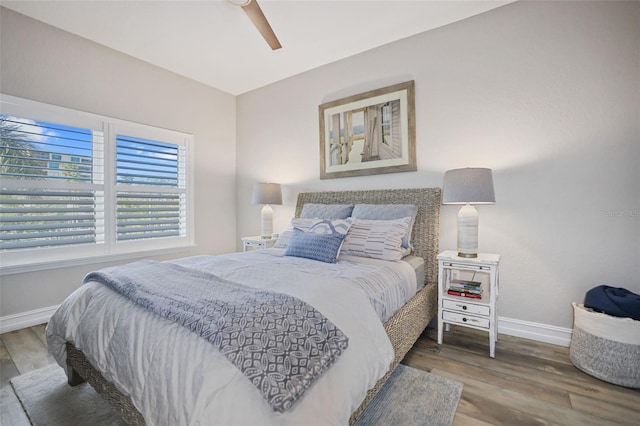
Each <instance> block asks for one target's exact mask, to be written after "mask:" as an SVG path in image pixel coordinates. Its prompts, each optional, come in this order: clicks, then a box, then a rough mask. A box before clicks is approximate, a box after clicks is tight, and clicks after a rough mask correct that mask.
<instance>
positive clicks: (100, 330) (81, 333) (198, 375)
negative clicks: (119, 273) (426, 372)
mask: <svg viewBox="0 0 640 426" xmlns="http://www.w3.org/2000/svg"><path fill="white" fill-rule="evenodd" d="M342 259H343V258H341V260H340V261H339V262H338V263H336V264H334V265H330V264H325V263H320V262H316V261H312V260H307V259H300V258H293V257H284V256H282V252H281V251H278V250H262V251H256V252H248V253H236V254H230V255H222V256H215V257H212V256H198V257H194V258H186V259H184V260H178V261H176V263H179V264H183V265H185V266H187V265H188V264H191V265H198V266H199V267H201V268H203V269H205V270H207V271H209V272H213V273H215V274H217V275H220V276H221V277H223V278H225V279H228V280H231V281H236V282H241V283H243V284H245V285H250V286H252V287H256V288H268V289H271V290H274V291H278V292H282V293H286V294H290V295H292V296H294V297H298V298H300V299H302V300H304V301H306V302H307V303H309V304H311V305H313V306H314V307H316V308H317V309H318V310H319V311H320V312H322V313H323V314H324V315H325V316H326V317H327V318H328V319H329V320H331V321H332V322H333V323H334V324H335V325H336V326H338V328H340V329H341V330H342V331H343V333H345V334H346V335H347V336H348V337H349V347H348V349H347V350H346V351H345V352H344V353H343V354H342V355H341V356H340V358H339V359H338V361H336V363H335V364H334V365H333V366H332V367H331V368H330V369H329V370H328V371H327V372H326V373H325V374H324V375H323V376H322V377H321V378H320V379H319V380H318V381H317V382H316V383H315V384H314V385H313V386H312V387H311V388H310V389H308V390H307V392H306V393H305V395H304V397H303V398H302V400H301V401H300V402H299V403H298V404H297V405H295V406H294V407H293V408H292V409H291V410H290V411H288V412H285V413H276V412H274V411H273V410H272V409H271V408H270V406H269V405H268V404H267V402H266V401H265V400H264V399H263V397H262V396H261V395H260V393H259V391H258V390H257V389H256V388H255V387H254V386H253V385H252V384H251V383H250V382H249V380H248V379H247V378H246V377H245V376H244V375H243V374H242V373H241V372H240V371H239V370H238V369H236V368H235V367H234V366H233V365H232V364H231V363H230V362H229V361H228V360H227V359H226V358H225V357H224V356H223V355H221V354H220V353H218V352H217V351H216V350H215V349H214V348H213V346H212V345H211V344H209V343H208V342H206V341H205V340H204V339H202V338H200V337H199V336H197V335H195V334H193V333H191V332H190V331H188V330H187V329H186V328H184V327H182V326H180V325H178V324H175V323H172V322H169V321H167V320H164V319H162V318H160V317H158V316H157V315H155V314H153V313H151V312H149V311H146V310H144V309H142V308H140V307H138V306H137V305H135V304H133V303H132V302H130V301H129V300H127V299H125V298H124V297H122V296H120V295H119V294H117V293H115V292H114V291H112V290H110V289H109V288H107V287H105V286H102V285H101V284H98V283H95V282H90V283H87V284H85V285H83V286H81V287H80V288H79V289H78V290H76V291H75V292H74V293H73V294H72V295H71V296H69V298H68V299H67V300H65V301H64V302H63V303H62V305H61V306H60V308H59V309H58V310H57V312H56V313H55V314H54V315H53V317H52V318H51V321H50V322H49V325H48V326H47V332H46V334H47V341H48V343H49V350H50V352H51V353H52V354H53V355H54V357H55V358H56V360H57V362H58V364H60V365H61V366H65V362H66V351H65V346H64V345H65V342H66V341H70V342H72V343H74V345H75V346H76V347H77V348H78V349H80V350H81V351H83V352H84V353H85V355H87V358H88V359H89V360H90V362H91V363H92V364H93V365H94V366H95V367H96V368H97V369H98V370H100V371H101V372H103V375H104V376H105V378H106V379H107V380H109V381H110V382H112V383H114V384H115V385H116V386H117V387H118V388H119V389H120V390H121V391H122V392H123V393H125V394H128V395H130V396H131V399H132V401H133V403H134V405H135V406H136V407H137V408H138V410H139V411H140V412H141V413H142V415H143V416H144V418H145V420H146V422H147V424H149V425H221V424H224V425H230V424H241V425H264V424H278V425H292V424H296V425H300V424H322V425H330V424H332V425H344V424H347V423H348V420H349V417H350V415H351V413H352V412H353V411H354V410H355V409H356V408H357V407H358V406H359V405H360V403H361V402H362V400H363V399H364V396H365V394H366V392H367V390H368V389H370V388H371V387H373V386H374V384H375V383H376V381H377V380H378V379H379V378H380V377H382V376H383V375H384V373H385V372H386V371H387V369H388V367H389V364H390V363H391V361H392V359H393V349H392V347H391V344H390V342H389V339H388V337H387V335H386V333H385V332H384V328H383V325H382V321H381V319H380V316H382V317H387V316H390V315H391V313H392V311H394V310H395V309H397V307H390V306H389V307H387V306H386V304H387V302H380V303H382V304H383V305H385V306H384V309H383V311H384V312H382V313H381V314H377V313H376V310H375V309H374V308H373V306H372V303H371V301H374V302H375V301H376V300H378V299H380V300H382V299H384V300H387V301H388V300H390V299H401V298H404V299H405V300H403V301H400V300H398V303H400V304H402V303H404V302H406V301H407V300H408V299H409V298H410V297H411V296H412V295H413V294H414V293H415V288H416V284H415V274H414V272H413V269H412V268H411V267H410V266H409V265H408V264H406V263H404V262H385V261H374V260H371V259H360V258H351V257H350V258H344V259H345V260H342ZM363 277H364V278H363ZM367 277H368V278H367ZM380 277H390V278H391V277H396V278H398V277H403V279H404V281H405V284H404V286H401V288H404V290H398V291H392V292H386V293H388V294H385V295H384V297H382V296H381V294H382V293H385V292H381V291H380V290H376V288H379V282H380V280H381V279H380ZM367 292H369V293H370V294H369V295H368V294H367ZM389 294H393V295H395V296H389ZM401 294H405V296H400V295H401ZM374 304H379V303H378V302H375V303H374ZM378 310H379V311H380V308H379V307H378Z"/></svg>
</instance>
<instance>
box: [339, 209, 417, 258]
mask: <svg viewBox="0 0 640 426" xmlns="http://www.w3.org/2000/svg"><path fill="white" fill-rule="evenodd" d="M410 223H411V218H410V217H405V218H402V219H394V220H362V219H353V224H352V225H351V228H350V229H349V233H348V234H347V236H346V237H345V239H344V243H343V245H342V250H341V253H342V254H346V255H350V256H359V257H370V258H373V259H382V260H400V259H402V258H403V257H404V256H405V255H406V249H405V248H403V247H402V238H403V236H404V235H405V234H406V232H407V229H408V228H409V224H410Z"/></svg>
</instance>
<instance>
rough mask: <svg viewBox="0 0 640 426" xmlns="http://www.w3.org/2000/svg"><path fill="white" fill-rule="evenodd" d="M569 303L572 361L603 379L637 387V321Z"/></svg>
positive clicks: (639, 324) (639, 339) (639, 360)
mask: <svg viewBox="0 0 640 426" xmlns="http://www.w3.org/2000/svg"><path fill="white" fill-rule="evenodd" d="M572 305H573V318H574V321H573V335H572V337H571V347H570V350H569V356H570V358H571V362H572V363H573V365H575V366H576V367H578V368H579V369H580V370H582V371H584V372H585V373H587V374H590V375H592V376H594V377H596V378H598V379H600V380H604V381H605V382H609V383H613V384H616V385H620V386H625V387H630V388H640V321H635V320H633V319H631V318H619V317H614V316H611V315H606V314H603V313H600V312H594V311H592V310H590V309H588V308H585V307H584V306H583V305H578V304H576V303H572Z"/></svg>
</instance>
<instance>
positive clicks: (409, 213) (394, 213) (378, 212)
mask: <svg viewBox="0 0 640 426" xmlns="http://www.w3.org/2000/svg"><path fill="white" fill-rule="evenodd" d="M417 214H418V206H416V205H415V204H356V205H355V207H354V208H353V212H352V213H351V216H352V217H353V218H354V219H367V220H393V219H402V218H405V217H411V222H410V223H409V228H408V229H407V232H406V233H405V234H404V236H403V238H402V247H405V248H411V231H412V230H413V224H414V222H415V221H416V215H417Z"/></svg>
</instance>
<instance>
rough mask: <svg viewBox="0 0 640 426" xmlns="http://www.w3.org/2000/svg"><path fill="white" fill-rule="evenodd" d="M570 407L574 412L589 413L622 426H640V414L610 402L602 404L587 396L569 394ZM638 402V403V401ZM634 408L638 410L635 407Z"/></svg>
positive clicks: (602, 402)
mask: <svg viewBox="0 0 640 426" xmlns="http://www.w3.org/2000/svg"><path fill="white" fill-rule="evenodd" d="M569 396H570V398H571V405H572V406H573V408H574V409H575V410H578V411H581V412H583V413H589V414H592V415H594V416H599V417H602V418H603V419H607V420H612V421H614V422H617V423H620V424H622V425H635V426H637V425H638V424H640V413H638V411H637V410H630V409H628V408H625V407H621V406H619V405H615V404H612V403H611V402H604V401H601V400H598V399H596V398H589V397H588V396H583V395H576V394H570V395H569ZM639 402H640V401H639ZM636 408H640V406H637V407H636Z"/></svg>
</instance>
